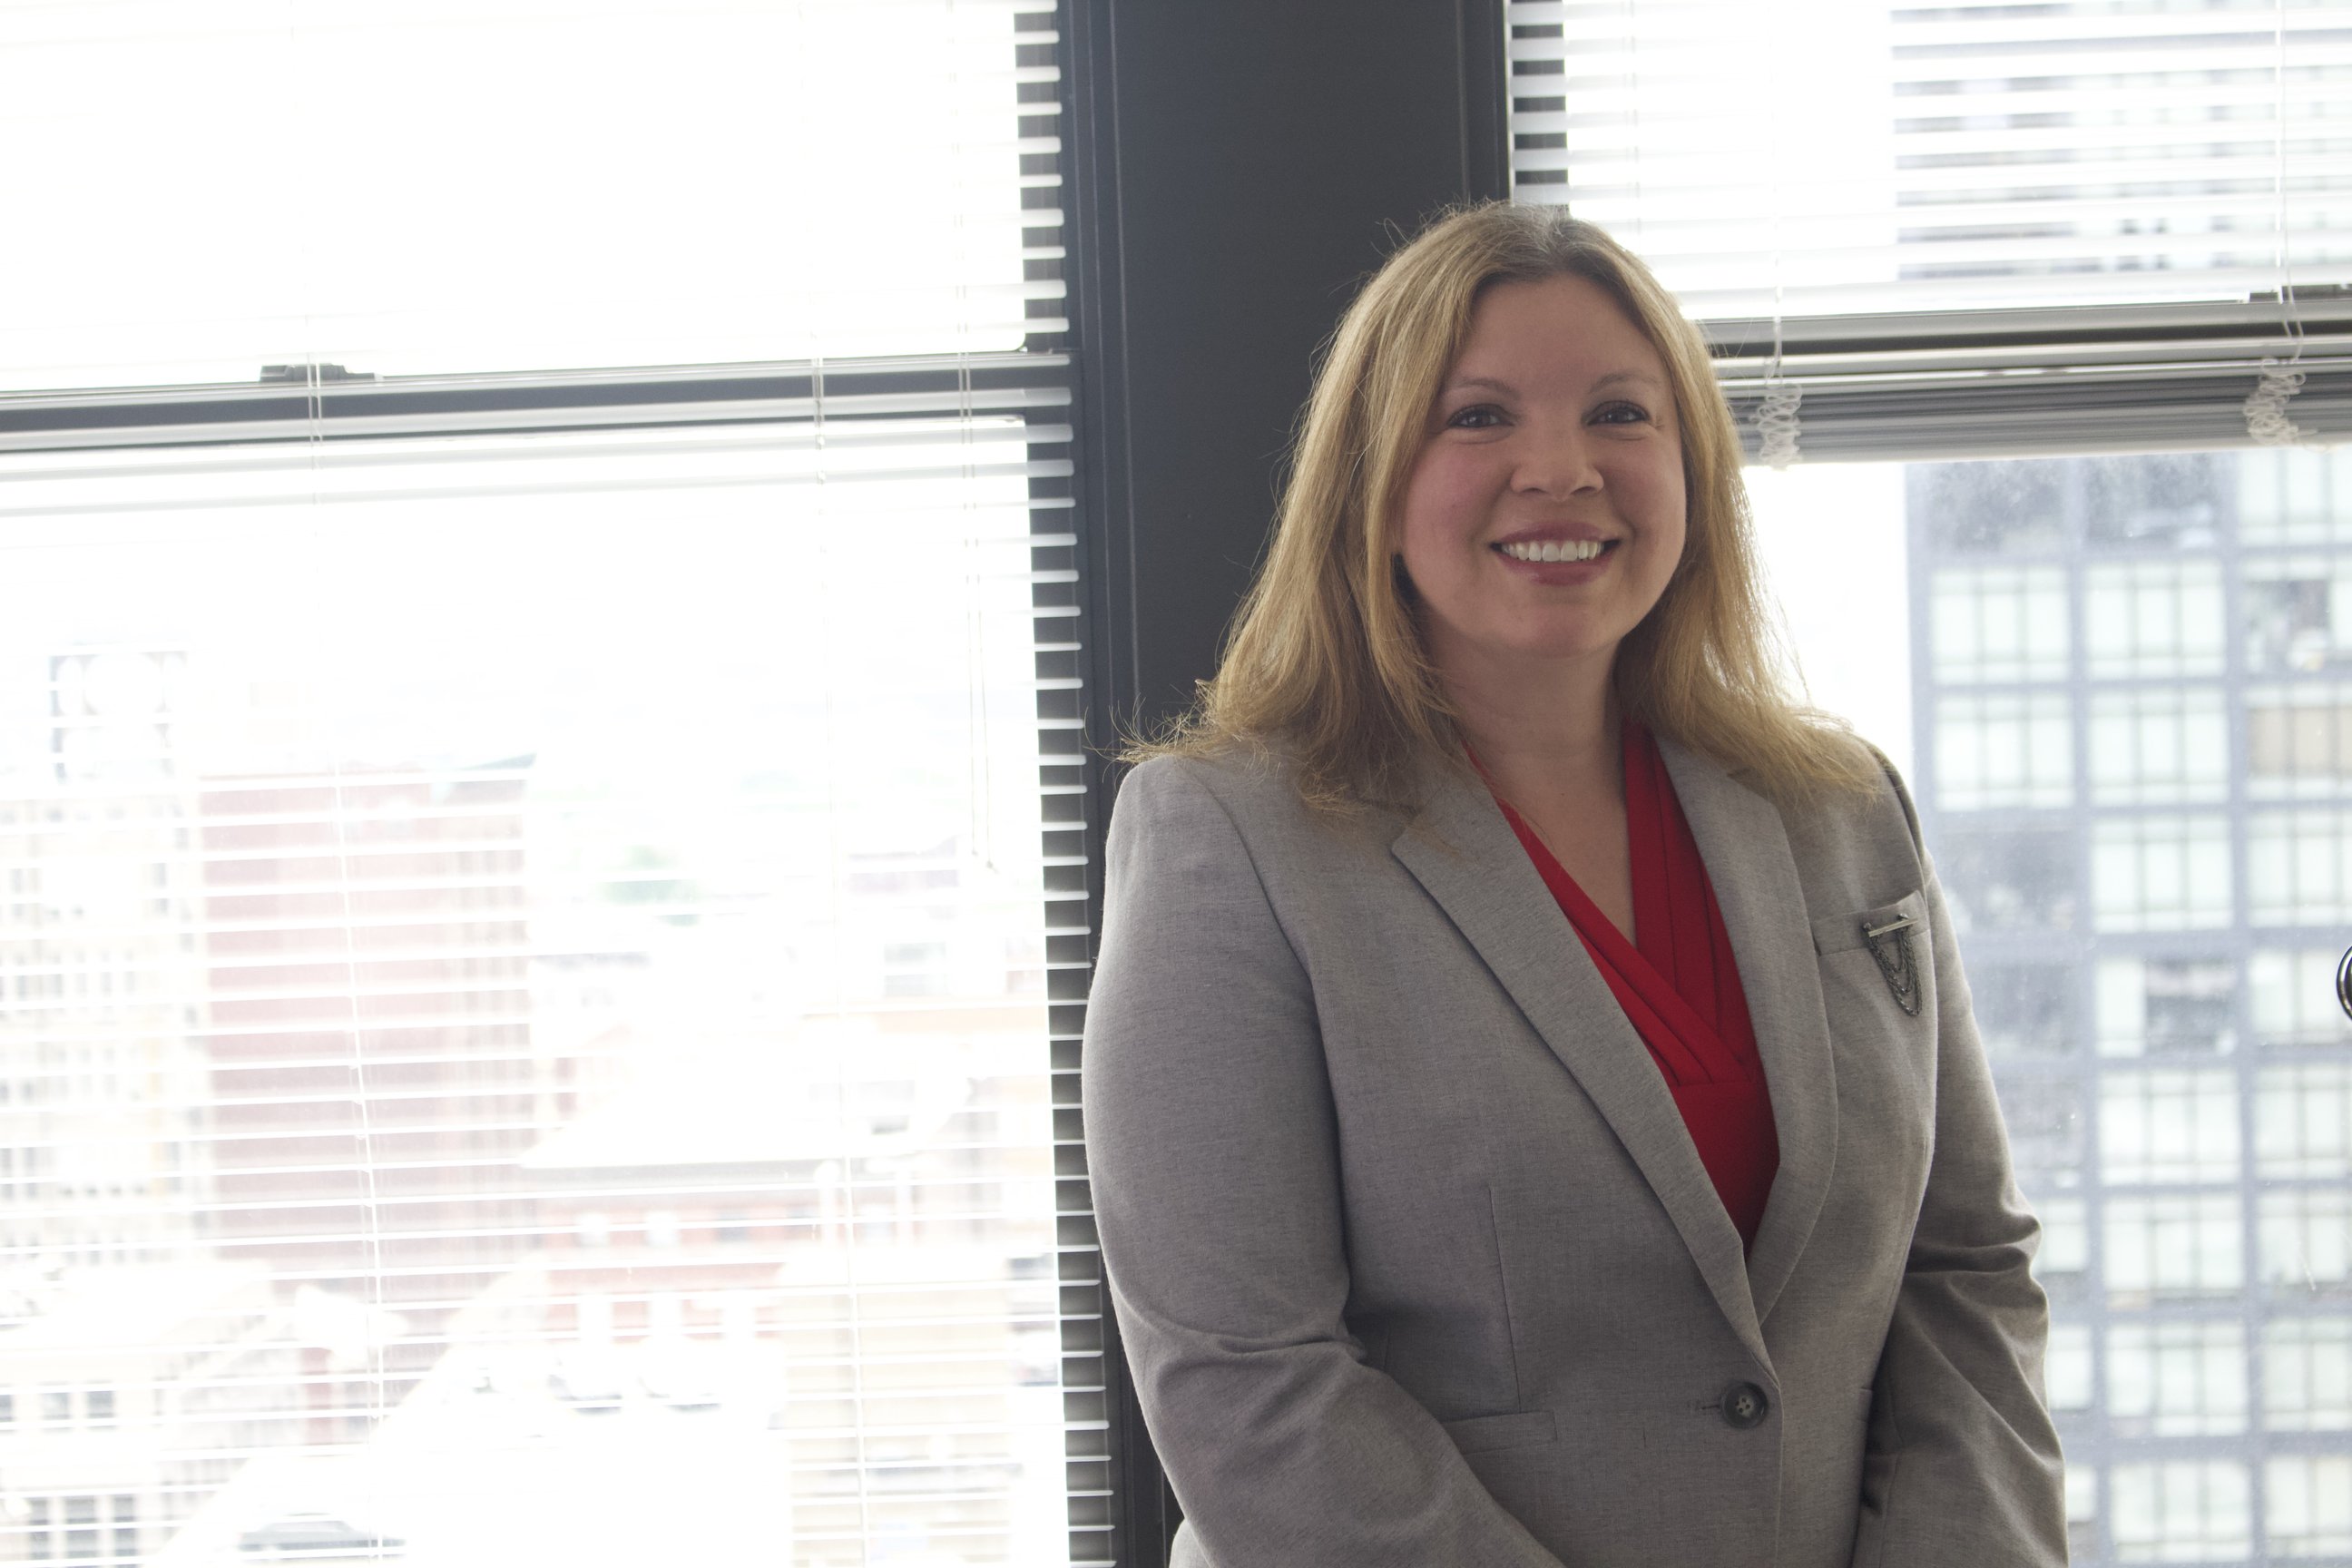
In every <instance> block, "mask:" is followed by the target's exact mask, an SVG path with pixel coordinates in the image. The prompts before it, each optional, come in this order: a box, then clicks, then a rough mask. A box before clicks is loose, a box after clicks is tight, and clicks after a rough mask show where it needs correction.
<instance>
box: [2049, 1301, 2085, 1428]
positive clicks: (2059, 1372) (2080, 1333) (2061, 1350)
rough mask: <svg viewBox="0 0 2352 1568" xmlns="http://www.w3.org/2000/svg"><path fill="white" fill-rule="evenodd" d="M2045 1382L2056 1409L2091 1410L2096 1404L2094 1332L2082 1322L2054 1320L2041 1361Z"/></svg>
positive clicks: (2053, 1408)
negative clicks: (2092, 1343) (2092, 1349)
mask: <svg viewBox="0 0 2352 1568" xmlns="http://www.w3.org/2000/svg"><path fill="white" fill-rule="evenodd" d="M2042 1384H2043V1387H2044V1389H2045V1390H2046V1392H2047V1393H2048V1394H2049V1396H2050V1408H2051V1410H2052V1411H2053V1412H2065V1413H2073V1412H2076V1411H2083V1410H2088V1409H2090V1408H2092V1407H2093V1406H2094V1405H2095V1404H2097V1402H2098V1401H2097V1392H2096V1390H2097V1383H2096V1368H2095V1366H2094V1364H2093V1360H2092V1353H2091V1331H2090V1329H2089V1328H2088V1327H2087V1326H2086V1325H2084V1324H2082V1323H2054V1324H2053V1325H2052V1326H2051V1329H2050V1348H2049V1351H2048V1353H2047V1354H2046V1355H2045V1357H2044V1358H2043V1362H2042Z"/></svg>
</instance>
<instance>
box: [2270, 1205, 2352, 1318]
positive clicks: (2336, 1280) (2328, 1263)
mask: <svg viewBox="0 0 2352 1568" xmlns="http://www.w3.org/2000/svg"><path fill="white" fill-rule="evenodd" d="M2257 1201H2258V1203H2259V1205H2260V1208H2259V1211H2258V1213H2259V1215H2260V1217H2259V1218H2258V1220H2257V1221H2256V1229H2257V1231H2258V1233H2259V1235H2260V1237H2261V1247H2262V1268H2263V1279H2264V1280H2265V1281H2266V1282H2268V1283H2269V1284H2270V1285H2271V1286H2272V1287H2273V1289H2280V1290H2283V1291H2284V1292H2287V1293H2289V1294H2294V1293H2298V1292H2301V1293H2308V1294H2313V1295H2323V1296H2328V1297H2331V1298H2332V1297H2334V1296H2336V1295H2338V1294H2340V1293H2341V1292H2342V1291H2343V1290H2344V1289H2345V1287H2347V1285H2352V1192H2347V1191H2346V1190H2345V1189H2344V1188H2343V1187H2342V1186H2340V1185H2332V1184H2331V1185H2326V1186H2308V1187H2306V1186H2294V1187H2272V1188H2267V1189H2265V1190H2264V1191H2263V1194H2262V1195H2261V1197H2260V1198H2259V1199H2258V1200H2257Z"/></svg>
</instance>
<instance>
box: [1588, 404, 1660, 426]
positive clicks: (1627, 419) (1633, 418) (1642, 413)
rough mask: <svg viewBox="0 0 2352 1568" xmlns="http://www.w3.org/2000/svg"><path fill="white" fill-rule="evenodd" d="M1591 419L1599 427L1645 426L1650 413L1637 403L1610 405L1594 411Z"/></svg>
mask: <svg viewBox="0 0 2352 1568" xmlns="http://www.w3.org/2000/svg"><path fill="white" fill-rule="evenodd" d="M1592 417H1593V420H1594V422H1595V423H1596V424H1601V425H1645V424H1647V423H1649V419H1650V411H1649V410H1648V409H1646V408H1644V407H1643V406H1642V405H1640V404H1638V403H1612V404H1609V405H1606V406H1604V407H1602V408H1600V409H1598V410H1596V411H1595V412H1594V414H1593V416H1592Z"/></svg>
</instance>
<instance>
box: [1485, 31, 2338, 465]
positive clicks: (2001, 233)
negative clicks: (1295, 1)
mask: <svg viewBox="0 0 2352 1568" xmlns="http://www.w3.org/2000/svg"><path fill="white" fill-rule="evenodd" d="M1509 13H1510V18H1511V24H1512V39H1511V43H1510V46H1509V47H1510V53H1511V72H1512V78H1511V80H1512V88H1511V90H1512V95H1513V115H1512V134H1513V142H1514V151H1513V179H1514V186H1515V190H1516V193H1517V197H1518V199H1520V200H1523V201H1536V202H1557V203H1564V204H1566V205H1568V206H1569V207H1570V209H1571V210H1573V211H1574V212H1576V213H1577V214H1578V215H1579V216H1584V217H1589V218H1591V219H1593V220H1594V221H1596V222H1599V223H1601V225H1602V226H1605V227H1607V228H1609V229H1610V230H1611V231H1612V233H1615V234H1616V235H1618V236H1619V237H1621V238H1622V239H1623V240H1625V241H1626V242H1627V243H1628V244H1629V245H1631V246H1632V247H1633V248H1634V249H1635V250H1636V251H1637V252H1639V253H1640V254H1641V255H1642V256H1643V258H1645V259H1646V260H1648V261H1649V262H1650V263H1651V264H1652V265H1653V267H1654V268H1656V269H1657V271H1658V273H1659V275H1660V277H1661V278H1662V279H1664V281H1665V283H1666V284H1667V286H1668V287H1670V288H1672V289H1675V291H1676V293H1677V294H1678V295H1679V296H1680V297H1681V298H1682V299H1683V300H1684V302H1685V308H1686V309H1687V310H1690V312H1691V313H1692V314H1693V315H1694V317H1696V318H1699V319H1702V320H1704V321H1706V322H1707V324H1708V329H1709V332H1710V335H1711V336H1712V337H1713V339H1714V340H1715V342H1716V343H1717V350H1718V355H1719V368H1720V370H1721V371H1722V373H1723V375H1724V379H1725V382H1726V384H1727V390H1728V391H1729V392H1730V393H1731V394H1732V397H1733V401H1734V404H1735V406H1736V407H1737V408H1738V410H1739V412H1740V413H1741V415H1742V420H1743V425H1745V426H1748V429H1749V430H1750V432H1751V444H1753V445H1754V446H1756V447H1758V448H1759V451H1760V450H1761V447H1762V445H1763V443H1764V442H1765V440H1766V439H1768V438H1769V437H1770V435H1771V433H1772V432H1773V431H1775V430H1778V431H1780V433H1781V437H1782V442H1783V446H1782V447H1779V448H1776V450H1775V452H1774V453H1773V454H1772V455H1773V456H1774V457H1775V458H1779V459H1780V460H1782V461H1786V460H1788V459H1789V458H1791V457H1793V456H1795V455H1796V453H1795V452H1794V451H1792V450H1790V449H1787V448H1786V447H1785V443H1786V442H1787V441H1790V440H1794V439H1796V438H1797V432H1798V431H1799V430H1800V429H1801V432H1802V439H1801V443H1800V444H1801V452H1802V455H1803V456H1807V457H1815V458H1840V457H1859V456H1868V455H1880V456H1888V455H1902V454H1911V453H1919V454H1936V455H1948V456H1957V455H1979V454H1982V455H1990V454H1994V453H2000V452H2010V451H2018V450H2052V449H2073V450H2105V449H2116V450H2125V449H2157V448H2162V447H2177V446H2179V445H2183V444H2198V445H2211V444H2214V443H2216V442H2230V441H2237V442H2244V441H2248V440H2250V439H2251V440H2262V441H2268V442H2284V441H2292V440H2296V439H2305V438H2326V437H2330V436H2340V435H2342V434H2343V433H2344V432H2345V430H2346V429H2347V428H2352V381H2347V366H2348V365H2352V300H2347V285H2352V205H2347V198H2348V197H2352V118H2347V110H2346V105H2347V103H2352V7H2347V5H2344V4H2343V3H2342V0H2294V3H2288V0H2277V3H2273V0H2241V3H2238V4H2215V5H2200V6H2197V7H2194V8H2182V7H2177V6H2159V5H2147V4H2142V3H2140V0H2063V3H2052V4H2037V5H2009V4H1994V3H1991V0H1958V3H1956V4H1951V5H1936V6H1924V5H1922V6H1910V5H1892V4H1888V3H1885V0H1875V3H1873V0H1821V3H1819V4H1812V5H1805V6H1787V5H1779V6H1761V5H1737V4H1727V3H1724V0H1624V3H1622V4H1548V3H1536V0H1512V4H1511V5H1510V6H1509ZM2266 368H2269V369H2272V370H2273V371H2275V372H2276V373H2277V374H2275V375H2274V376H2273V378H2271V379H2270V380H2267V381H2265V380H2264V379H2263V371H2264V370H2265V369H2266ZM2257 393H2261V394H2262V395H2263V396H2262V398H2261V400H2260V401H2258V402H2256V403H2255V404H2253V405H2252V406H2251V407H2250V406H2249V405H2248V399H2249V398H2250V397H2252V396H2253V395H2255V394H2257ZM1768 394H1774V395H1775V396H1774V397H1773V398H1772V400H1771V402H1770V403H1769V405H1768V403H1767V395H1768ZM1768 412H1769V415H1770V417H1767V415H1768Z"/></svg>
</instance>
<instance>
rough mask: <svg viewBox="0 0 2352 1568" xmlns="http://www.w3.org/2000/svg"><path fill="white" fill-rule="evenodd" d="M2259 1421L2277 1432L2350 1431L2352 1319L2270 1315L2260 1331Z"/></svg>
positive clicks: (2351, 1427)
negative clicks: (2261, 1405)
mask: <svg viewBox="0 0 2352 1568" xmlns="http://www.w3.org/2000/svg"><path fill="white" fill-rule="evenodd" d="M2263 1422H2264V1424H2265V1425H2267V1426H2270V1427H2272V1428H2273V1430H2276V1431H2282V1432H2343V1431H2347V1430H2352V1317H2309V1318H2305V1317H2294V1318H2274V1319H2273V1320H2272V1321H2271V1322H2270V1323H2269V1325H2268V1326H2267V1327H2265V1328H2264V1329H2263Z"/></svg>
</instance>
